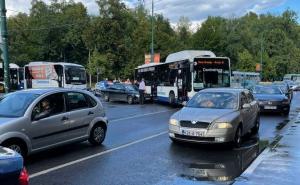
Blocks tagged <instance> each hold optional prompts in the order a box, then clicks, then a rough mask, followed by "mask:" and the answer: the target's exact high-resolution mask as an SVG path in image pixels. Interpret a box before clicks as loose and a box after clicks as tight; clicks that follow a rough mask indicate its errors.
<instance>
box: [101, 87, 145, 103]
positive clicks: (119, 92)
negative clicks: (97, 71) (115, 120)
mask: <svg viewBox="0 0 300 185" xmlns="http://www.w3.org/2000/svg"><path fill="white" fill-rule="evenodd" d="M102 93H103V96H104V100H105V101H107V102H108V101H126V102H128V104H134V103H137V102H138V101H139V90H138V88H137V87H136V86H135V85H130V84H122V83H115V84H113V85H112V86H110V87H108V88H107V89H104V90H102Z"/></svg>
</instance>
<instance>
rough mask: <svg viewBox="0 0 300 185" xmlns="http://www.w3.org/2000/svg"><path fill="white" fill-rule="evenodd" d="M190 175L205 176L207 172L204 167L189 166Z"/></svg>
mask: <svg viewBox="0 0 300 185" xmlns="http://www.w3.org/2000/svg"><path fill="white" fill-rule="evenodd" d="M190 170H191V175H192V176H194V177H207V172H206V170H205V169H195V168H191V169H190Z"/></svg>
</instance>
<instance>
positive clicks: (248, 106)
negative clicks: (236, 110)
mask: <svg viewBox="0 0 300 185" xmlns="http://www.w3.org/2000/svg"><path fill="white" fill-rule="evenodd" d="M250 107H251V105H250V104H248V103H246V104H244V105H243V109H250Z"/></svg>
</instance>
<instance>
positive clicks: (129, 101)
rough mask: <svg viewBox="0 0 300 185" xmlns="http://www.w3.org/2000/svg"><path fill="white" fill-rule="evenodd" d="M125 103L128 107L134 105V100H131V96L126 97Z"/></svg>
mask: <svg viewBox="0 0 300 185" xmlns="http://www.w3.org/2000/svg"><path fill="white" fill-rule="evenodd" d="M127 103H128V104H129V105H131V104H133V103H134V99H133V97H132V96H128V97H127Z"/></svg>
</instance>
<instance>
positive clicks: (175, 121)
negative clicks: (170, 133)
mask: <svg viewBox="0 0 300 185" xmlns="http://www.w3.org/2000/svg"><path fill="white" fill-rule="evenodd" d="M169 124H170V125H174V126H179V121H178V120H176V119H170V120H169Z"/></svg>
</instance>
